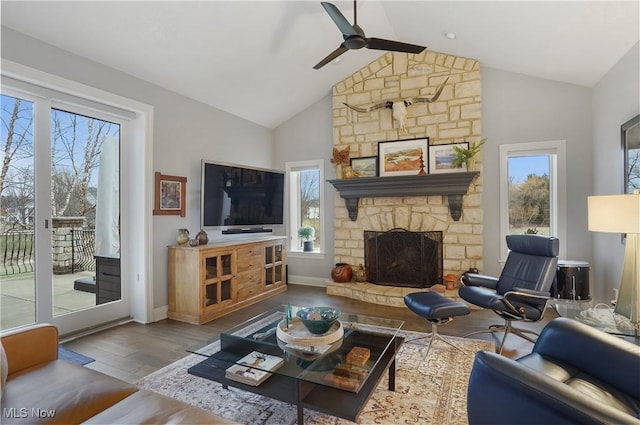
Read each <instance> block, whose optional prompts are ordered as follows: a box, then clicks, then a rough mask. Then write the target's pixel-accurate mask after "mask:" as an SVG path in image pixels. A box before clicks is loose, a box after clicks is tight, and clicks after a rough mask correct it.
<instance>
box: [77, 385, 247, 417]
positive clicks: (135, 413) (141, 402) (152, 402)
mask: <svg viewBox="0 0 640 425" xmlns="http://www.w3.org/2000/svg"><path fill="white" fill-rule="evenodd" d="M85 423H87V424H235V423H236V422H233V421H230V420H228V419H225V418H223V417H222V416H217V415H214V414H212V413H209V412H207V411H206V410H203V409H199V408H197V407H193V406H190V405H188V404H186V403H183V402H181V401H178V400H175V399H173V398H169V397H165V396H163V395H161V394H157V393H154V392H151V391H145V390H142V391H138V392H136V393H135V394H132V395H130V396H129V397H127V398H125V399H124V400H122V401H121V402H119V403H117V404H115V405H113V406H111V407H110V408H108V409H107V410H105V411H103V412H102V413H100V414H98V415H96V416H94V417H92V418H91V419H89V420H88V421H86V422H85Z"/></svg>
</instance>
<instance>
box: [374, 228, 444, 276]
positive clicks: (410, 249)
mask: <svg viewBox="0 0 640 425" xmlns="http://www.w3.org/2000/svg"><path fill="white" fill-rule="evenodd" d="M364 253H365V254H364V255H365V256H364V261H365V267H366V270H367V277H368V279H367V280H368V281H369V282H371V283H374V284H376V285H387V286H405V287H412V288H428V287H431V286H433V285H435V284H438V283H442V232H410V231H408V230H406V229H392V230H389V231H386V232H376V231H370V230H365V232H364Z"/></svg>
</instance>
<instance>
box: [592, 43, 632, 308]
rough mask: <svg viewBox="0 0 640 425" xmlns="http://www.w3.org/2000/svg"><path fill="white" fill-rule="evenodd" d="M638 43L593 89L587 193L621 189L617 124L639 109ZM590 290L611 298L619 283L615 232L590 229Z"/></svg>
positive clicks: (619, 242) (618, 245)
mask: <svg viewBox="0 0 640 425" xmlns="http://www.w3.org/2000/svg"><path fill="white" fill-rule="evenodd" d="M639 64H640V43H636V45H635V46H633V48H631V50H629V52H627V54H625V55H624V57H622V59H620V61H618V63H617V64H616V65H615V66H614V67H613V68H612V69H611V70H610V71H609V72H607V74H606V75H605V76H604V77H603V78H602V79H601V80H600V81H599V82H598V84H597V85H596V86H595V87H594V89H593V140H592V143H593V146H592V151H593V155H594V157H595V158H597V161H594V167H593V176H592V178H593V182H592V185H593V191H592V193H590V195H613V194H619V193H622V192H623V186H624V176H623V167H624V165H623V154H622V144H621V139H620V125H622V124H623V123H625V122H626V121H628V120H629V119H631V118H633V117H634V116H636V115H638V113H640V105H639V104H640V65H639ZM591 238H592V243H593V254H594V255H593V258H594V262H593V265H592V274H591V275H592V279H593V281H592V285H591V287H592V290H593V291H594V293H595V295H596V296H597V299H599V300H601V301H608V300H611V299H613V288H618V287H619V286H620V277H621V276H622V263H623V257H624V245H623V243H622V239H621V237H620V235H618V234H609V233H595V232H594V233H592V234H591Z"/></svg>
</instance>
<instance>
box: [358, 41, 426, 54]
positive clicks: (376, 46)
mask: <svg viewBox="0 0 640 425" xmlns="http://www.w3.org/2000/svg"><path fill="white" fill-rule="evenodd" d="M366 47H367V49H373V50H388V51H390V52H404V53H420V52H422V51H423V50H424V49H426V46H418V45H417V44H409V43H402V42H400V41H392V40H384V39H382V38H367V44H366Z"/></svg>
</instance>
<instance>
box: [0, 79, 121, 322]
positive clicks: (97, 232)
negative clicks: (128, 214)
mask: <svg viewBox="0 0 640 425" xmlns="http://www.w3.org/2000/svg"><path fill="white" fill-rule="evenodd" d="M34 90H35V91H36V93H35V94H34V93H29V92H24V91H12V90H11V89H7V88H6V87H3V94H2V121H3V129H2V155H3V157H2V164H3V166H2V174H1V175H0V178H1V180H0V188H1V189H2V193H1V195H2V208H1V214H0V250H1V252H0V256H2V260H3V263H2V264H1V265H0V278H1V282H0V296H1V297H2V299H1V300H0V302H1V303H2V317H1V321H0V327H1V328H2V329H8V328H12V327H16V326H21V325H25V324H29V323H39V322H52V323H54V324H56V325H57V326H58V327H59V329H60V333H61V334H64V333H67V332H71V331H74V330H78V329H81V328H85V327H90V326H96V325H99V324H101V323H104V322H108V321H112V320H116V319H120V318H123V317H128V316H129V308H128V304H127V303H126V291H125V290H124V289H125V288H123V287H122V280H121V278H120V276H121V273H120V269H121V268H120V252H121V249H120V247H121V244H120V150H121V149H120V146H121V143H122V139H123V136H124V134H126V122H125V121H123V120H119V119H118V118H117V117H113V116H111V115H109V114H106V113H103V112H101V111H99V110H96V109H93V108H87V107H85V106H78V105H77V104H74V103H72V102H68V100H67V101H60V100H57V99H52V98H51V97H47V96H39V95H38V93H37V88H35V89H34Z"/></svg>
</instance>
